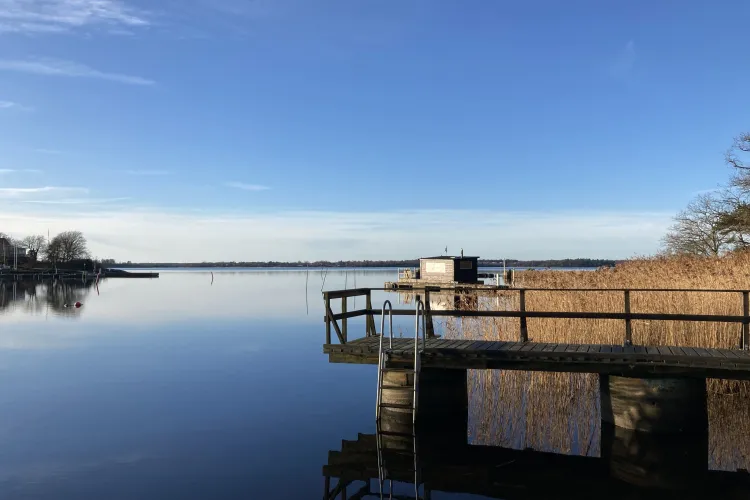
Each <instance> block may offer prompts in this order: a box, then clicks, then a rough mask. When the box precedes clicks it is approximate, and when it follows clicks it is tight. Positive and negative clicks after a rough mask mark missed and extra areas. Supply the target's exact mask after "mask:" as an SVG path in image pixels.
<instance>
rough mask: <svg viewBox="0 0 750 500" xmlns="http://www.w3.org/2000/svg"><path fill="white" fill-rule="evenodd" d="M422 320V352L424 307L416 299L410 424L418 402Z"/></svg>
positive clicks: (424, 334) (420, 300) (425, 343)
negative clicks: (420, 319) (420, 320)
mask: <svg viewBox="0 0 750 500" xmlns="http://www.w3.org/2000/svg"><path fill="white" fill-rule="evenodd" d="M420 309H421V314H422V316H421V318H422V350H423V351H424V349H425V348H426V347H427V339H426V336H427V326H426V322H425V307H424V302H422V299H421V298H420V299H417V304H416V310H415V313H414V393H413V397H412V423H416V421H417V402H418V401H419V372H420V371H421V369H422V368H421V366H420V356H419V354H420V351H419V318H420Z"/></svg>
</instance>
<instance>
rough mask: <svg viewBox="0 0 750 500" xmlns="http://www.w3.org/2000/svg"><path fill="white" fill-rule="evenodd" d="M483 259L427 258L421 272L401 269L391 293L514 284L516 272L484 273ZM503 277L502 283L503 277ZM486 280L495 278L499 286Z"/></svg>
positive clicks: (390, 286)
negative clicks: (481, 265)
mask: <svg viewBox="0 0 750 500" xmlns="http://www.w3.org/2000/svg"><path fill="white" fill-rule="evenodd" d="M478 263H479V257H464V256H463V255H462V256H460V257H451V256H442V257H423V258H421V259H419V268H418V269H412V268H408V269H399V270H398V281H387V282H386V283H385V285H384V287H385V288H388V289H391V290H419V289H424V288H431V289H437V290H503V289H506V288H509V287H510V286H512V284H513V270H512V269H511V270H510V271H508V272H506V273H505V274H504V275H503V273H501V272H500V271H497V272H494V273H480V272H479V269H478ZM501 276H502V278H503V280H502V284H500V279H499V278H500V277H501ZM482 279H494V280H495V284H485V283H484V282H483V281H481V280H482Z"/></svg>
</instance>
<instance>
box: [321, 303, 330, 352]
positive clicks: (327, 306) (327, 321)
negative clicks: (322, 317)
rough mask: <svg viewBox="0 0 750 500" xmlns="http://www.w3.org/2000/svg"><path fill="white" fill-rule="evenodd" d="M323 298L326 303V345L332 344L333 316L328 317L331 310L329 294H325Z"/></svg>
mask: <svg viewBox="0 0 750 500" xmlns="http://www.w3.org/2000/svg"><path fill="white" fill-rule="evenodd" d="M323 298H324V299H325V303H326V345H330V344H331V316H329V315H328V311H330V310H331V299H330V298H329V297H328V292H323Z"/></svg>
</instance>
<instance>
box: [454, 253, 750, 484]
mask: <svg viewBox="0 0 750 500" xmlns="http://www.w3.org/2000/svg"><path fill="white" fill-rule="evenodd" d="M517 280H518V283H519V284H520V285H521V286H524V287H527V288H602V289H607V288H650V289H656V288H689V289H696V288H704V289H705V288H710V289H750V254H734V255H731V256H727V257H723V258H716V259H704V258H689V257H680V258H651V259H638V260H632V261H628V262H625V263H623V264H620V265H618V266H616V267H615V268H612V269H602V270H597V271H580V272H579V271H524V272H520V273H518V274H517ZM462 303H463V305H464V307H466V308H470V309H475V308H476V309H487V310H509V309H510V310H512V309H518V307H519V303H518V293H517V292H499V293H497V294H495V295H492V296H484V297H481V298H479V299H478V300H477V299H476V298H471V297H468V296H467V297H465V298H464V300H462ZM526 307H527V310H530V311H534V310H536V311H601V312H606V311H608V312H622V311H624V297H623V294H622V293H621V292H606V291H603V292H548V291H529V292H527V295H526ZM631 311H632V312H647V313H683V314H722V315H741V314H742V296H741V294H739V293H735V294H728V293H727V294H718V293H685V292H633V293H631ZM528 330H529V338H530V339H531V340H533V341H538V342H556V343H573V344H614V345H621V344H622V342H623V340H624V335H625V325H624V322H623V321H619V320H567V319H546V318H544V319H537V318H533V319H529V320H528ZM740 331H741V327H740V325H738V324H725V323H709V322H700V323H696V322H673V321H650V322H649V321H634V322H633V342H634V343H635V344H640V345H672V346H691V347H706V348H710V347H719V348H736V347H738V345H739V339H740ZM444 333H445V335H446V337H448V338H471V339H478V340H480V339H486V340H516V339H517V338H518V333H519V321H518V320H517V319H512V318H497V319H489V318H463V319H460V320H447V321H446V323H445V325H444ZM708 388H709V393H710V394H709V426H710V430H709V446H710V457H709V463H710V466H711V467H712V468H718V469H729V470H734V469H737V468H748V467H749V466H750V418H748V417H750V384H748V383H744V382H734V381H719V380H709V381H708ZM469 397H470V400H471V402H472V405H471V408H472V409H471V410H470V411H471V415H470V416H471V420H472V425H471V431H470V433H471V437H472V440H473V441H474V442H477V443H484V444H495V445H501V446H509V447H514V448H524V447H532V448H534V449H539V450H544V451H555V452H560V453H573V454H583V455H597V454H598V453H599V448H600V442H599V418H600V417H599V415H600V413H599V411H600V409H599V394H598V378H597V377H596V376H595V375H588V374H565V373H533V372H532V373H529V372H517V371H492V370H481V371H470V374H469Z"/></svg>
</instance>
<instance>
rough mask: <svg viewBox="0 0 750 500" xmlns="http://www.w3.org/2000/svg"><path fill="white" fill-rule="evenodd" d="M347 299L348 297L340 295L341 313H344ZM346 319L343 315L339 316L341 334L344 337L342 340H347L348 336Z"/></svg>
mask: <svg viewBox="0 0 750 500" xmlns="http://www.w3.org/2000/svg"><path fill="white" fill-rule="evenodd" d="M348 301H349V297H341V313H342V314H346V303H347V302H348ZM346 321H347V318H346V316H344V317H343V318H341V335H342V336H343V337H344V342H346V341H347V340H349V337H348V336H347V334H346Z"/></svg>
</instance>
